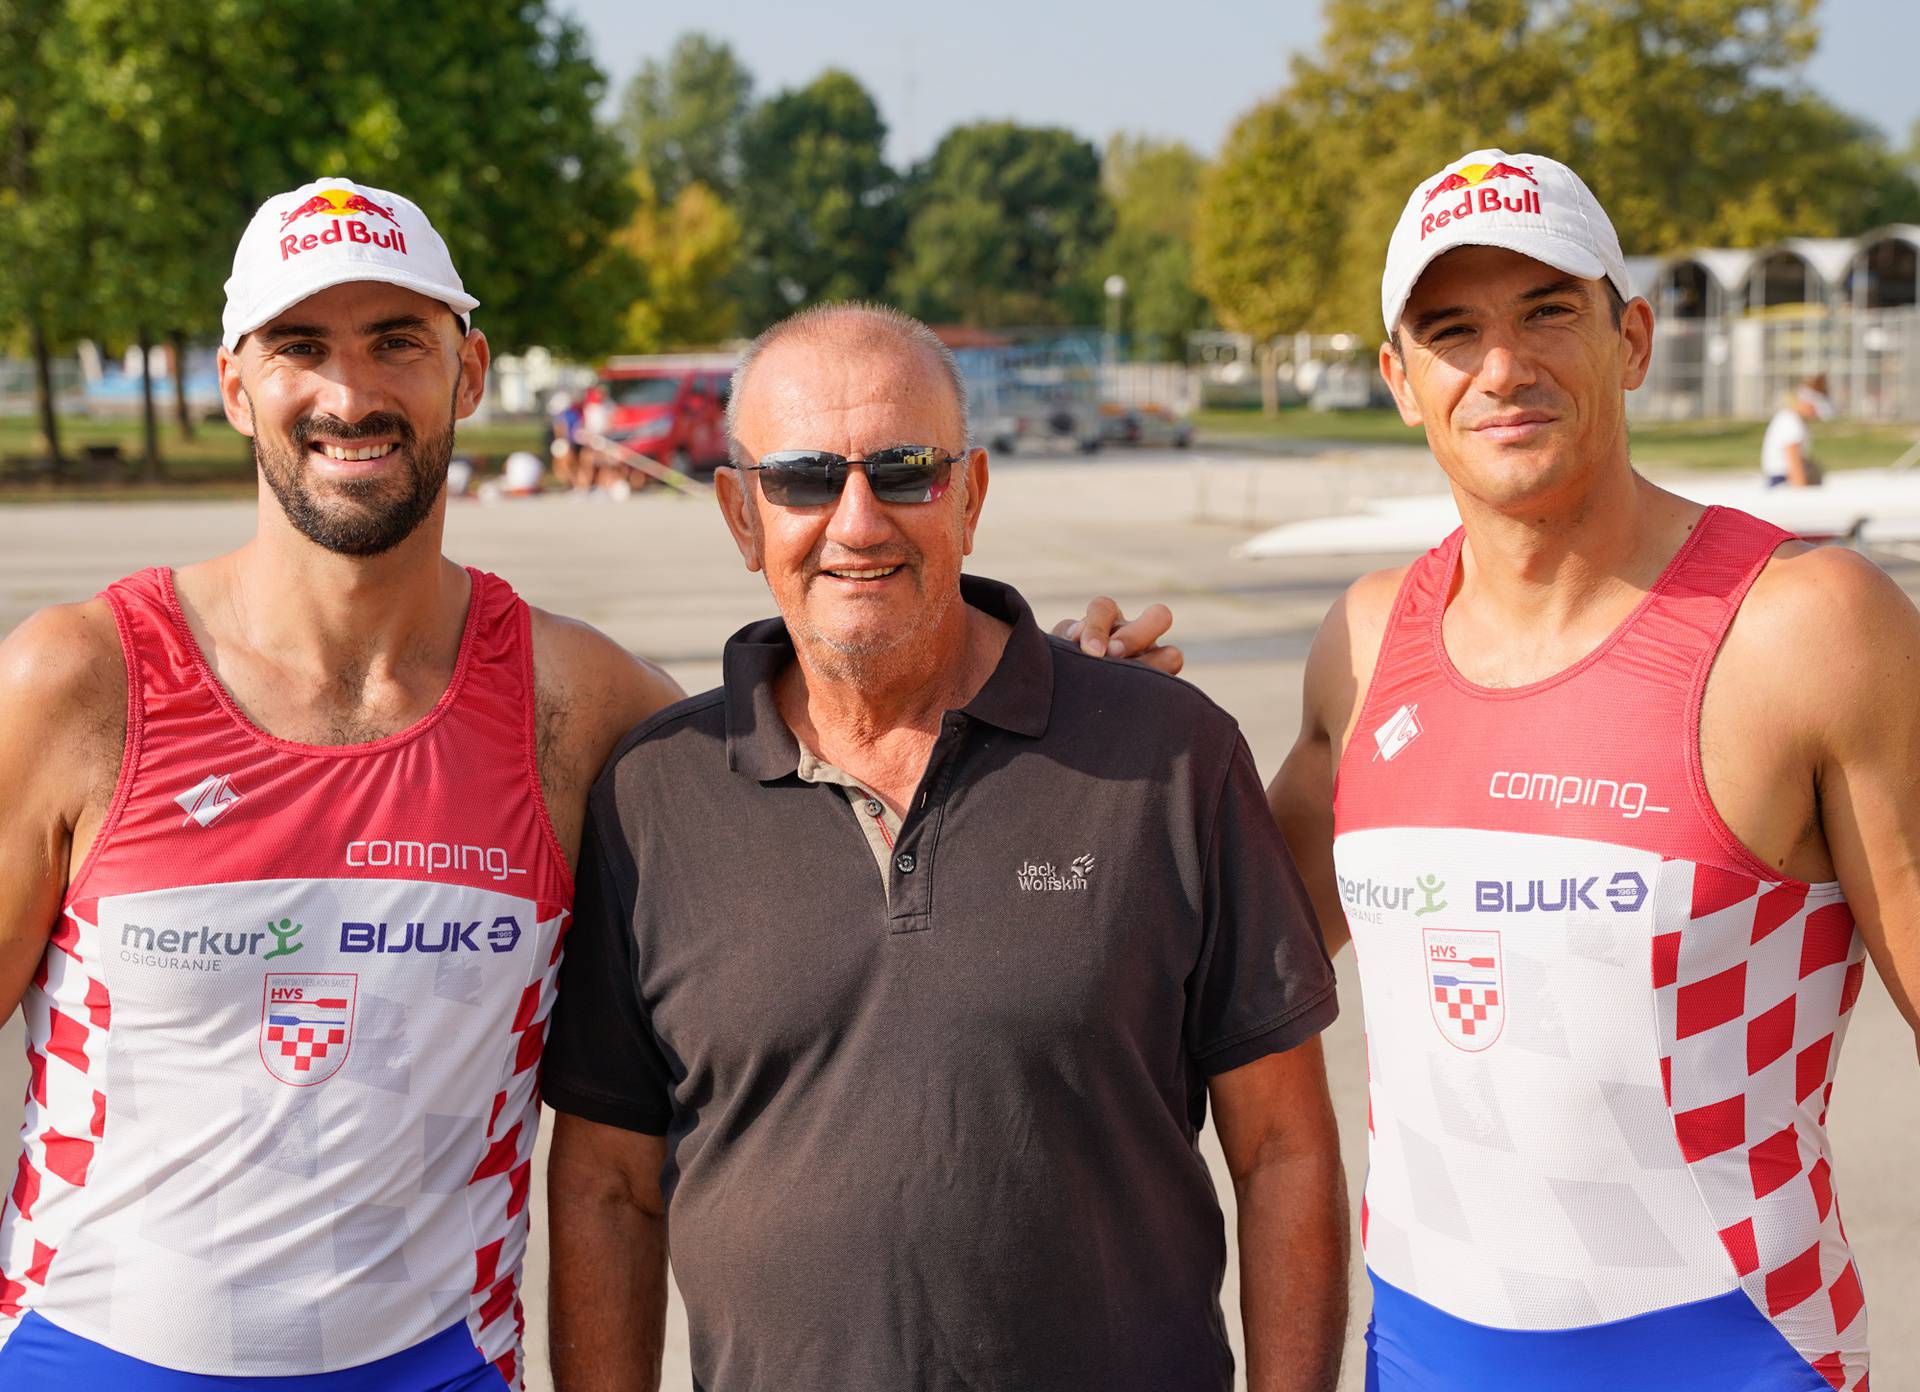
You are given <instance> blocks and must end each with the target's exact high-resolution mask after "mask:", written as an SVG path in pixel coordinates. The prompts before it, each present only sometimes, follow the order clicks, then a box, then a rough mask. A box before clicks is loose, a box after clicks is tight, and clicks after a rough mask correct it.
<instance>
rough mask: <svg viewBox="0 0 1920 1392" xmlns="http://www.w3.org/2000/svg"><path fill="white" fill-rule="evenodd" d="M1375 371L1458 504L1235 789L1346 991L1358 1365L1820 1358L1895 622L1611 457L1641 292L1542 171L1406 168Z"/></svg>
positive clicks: (1343, 606)
mask: <svg viewBox="0 0 1920 1392" xmlns="http://www.w3.org/2000/svg"><path fill="white" fill-rule="evenodd" d="M1382 309H1383V312H1384V316H1385V324H1386V329H1387V334H1388V342H1387V343H1386V344H1385V345H1384V346H1383V347H1382V349H1381V353H1380V368H1381V372H1382V374H1383V375H1384V377H1385V378H1386V381H1387V384H1388V385H1389V386H1390V387H1391V389H1392V391H1393V395H1394V399H1395V401H1396V402H1397V403H1398V405H1399V408H1400V413H1401V416H1402V418H1403V419H1404V420H1405V421H1406V423H1407V424H1408V425H1410V426H1421V427H1424V429H1425V431H1426V437H1427V441H1428V444H1429V446H1430V447H1431V449H1432V451H1433V454H1434V457H1435V459H1436V460H1437V461H1438V462H1439V464H1440V466H1441V468H1442V470H1443V471H1444V472H1445V473H1446V475H1447V479H1448V482H1449V484H1450V486H1451V489H1452V492H1453V495H1454V498H1455V500H1456V501H1457V503H1458V506H1459V510H1460V517H1461V521H1462V524H1463V525H1462V527H1461V529H1460V530H1458V531H1456V532H1455V533H1454V534H1453V535H1452V536H1450V537H1448V538H1447V539H1446V540H1445V541H1444V542H1442V543H1441V544H1440V545H1439V546H1438V547H1437V548H1436V549H1435V550H1434V551H1432V552H1430V553H1428V554H1427V555H1426V556H1424V557H1422V558H1421V559H1420V560H1417V561H1415V562H1414V563H1413V564H1412V565H1410V566H1404V567H1401V568H1398V569H1394V570H1387V571H1380V572H1377V573H1375V574H1372V575H1368V576H1365V577H1363V578H1362V579H1361V580H1359V581H1358V582H1356V583H1355V584H1354V585H1353V587H1352V588H1351V589H1350V590H1348V592H1347V594H1346V595H1345V597H1344V598H1343V599H1341V600H1340V601H1339V602H1338V603H1337V604H1336V605H1335V606H1334V608H1333V611H1332V612H1331V613H1330V614H1329V615H1328V617H1327V619H1326V622H1325V623H1324V624H1323V626H1322V627H1321V630H1320V633H1319V635H1318V637H1317V639H1316V640H1315V643H1314V646H1313V649H1312V653H1311V655H1310V657H1309V659H1308V664H1307V674H1306V690H1305V703H1304V716H1303V722H1302V729H1301V732H1300V736H1299V739H1298V741H1297V743H1296V744H1295V745H1294V747H1293V749H1292V751H1291V753H1290V754H1289V755H1288V757H1287V759H1286V761H1285V763H1284V765H1283V766H1282V768H1281V770H1280V772H1279V774H1278V775H1277V776H1276V778H1275V779H1274V782H1273V784H1272V786H1271V788H1270V789H1269V795H1270V799H1271V801H1272V804H1273V808H1274V812H1275V815H1276V817H1277V818H1278V819H1279V820H1280V823H1281V825H1282V827H1283V829H1284V831H1285V832H1286V837H1287V840H1288V842H1289V844H1290V846H1291V848H1292V850H1293V853H1294V856H1295V858H1296V859H1297V860H1298V861H1299V863H1300V866H1301V870H1302V872H1303V874H1304V875H1305V876H1306V879H1307V883H1308V885H1309V887H1310V889H1311V890H1312V892H1313V896H1314V901H1315V904H1316V907H1317V908H1318V910H1319V915H1320V919H1321V923H1322V926H1323V929H1324V931H1325V932H1326V935H1327V939H1328V946H1329V948H1330V949H1335V950H1337V948H1338V947H1339V946H1340V945H1341V944H1343V943H1344V942H1345V941H1346V939H1347V937H1348V936H1349V935H1351V936H1352V938H1353V940H1354V947H1355V952H1356V955H1357V965H1358V969H1359V974H1360V982H1361V990H1362V995H1363V997H1364V1000H1365V1010H1366V1020H1367V1043H1368V1087H1369V1102H1370V1111H1369V1132H1370V1137H1369V1140H1370V1161H1369V1173H1368V1181H1367V1188H1366V1194H1365V1199H1364V1201H1363V1204H1362V1208H1361V1232H1362V1240H1363V1243H1364V1246H1365V1250H1366V1258H1367V1266H1368V1270H1369V1274H1370V1276H1371V1278H1372V1281H1373V1286H1374V1297H1375V1298H1374V1312H1373V1321H1372V1325H1371V1328H1370V1330H1369V1334H1368V1381H1367V1386H1368V1388H1369V1389H1374V1388H1378V1389H1381V1392H1397V1390H1398V1389H1416V1388H1417V1389H1421V1392H1452V1389H1463V1390H1464V1389H1467V1388H1474V1389H1479V1388H1484V1387H1526V1388H1528V1389H1531V1392H1571V1390H1572V1389H1581V1390H1582V1392H1584V1390H1585V1389H1598V1388H1617V1387H1627V1386H1631V1387H1635V1388H1644V1389H1676V1392H1677V1389H1686V1392H1733V1389H1741V1392H1747V1390H1748V1389H1752V1392H1760V1389H1766V1390H1767V1392H1777V1390H1778V1389H1815V1390H1817V1389H1825V1388H1847V1389H1861V1392H1864V1389H1866V1387H1867V1385H1868V1382H1867V1335H1866V1324H1867V1319H1866V1311H1865V1298H1864V1294H1863V1287H1862V1282H1861V1279H1860V1274H1859V1272H1858V1270H1857V1268H1856V1267H1855V1265H1854V1263H1853V1260H1852V1256H1851V1254H1850V1251H1849V1249H1848V1245H1847V1240H1846V1236H1845V1231H1844V1229H1843V1228H1842V1226H1841V1223H1840V1210H1839V1204H1838V1198H1837V1186H1836V1183H1835V1177H1834V1167H1833V1163H1832V1158H1831V1154H1830V1151H1829V1148H1828V1144H1827V1135H1826V1117H1827V1105H1828V1099H1829V1097H1830V1096H1831V1093H1832V1086H1833V1074H1834V1068H1835V1065H1836V1063H1837V1060H1838V1056H1839V1051H1840V1044H1841V1040H1842V1037H1843V1034H1844V1031H1845V1027H1846V1022H1847V1019H1848V1016H1849V1014H1850V1012H1851V1010H1852V1007H1853V1005H1854V1003H1855V1001H1856V999H1857V997H1858V994H1859V991H1860V987H1861V983H1862V980H1863V977H1864V973H1865V963H1866V959H1868V958H1869V957H1870V958H1871V959H1872V961H1873V964H1874V966H1875V968H1876V969H1877V970H1878V971H1879V973H1880V976H1881V979H1882V980H1883V981H1884V982H1885V983H1886V985H1887V988H1888V990H1889V991H1890V993H1891V994H1892V996H1893V999H1894V1001H1895V1003H1896V1004H1897V1005H1898V1006H1899V1008H1900V1010H1901V1011H1902V1012H1903V1013H1904V1014H1905V1016H1906V1018H1907V1019H1908V1021H1909V1022H1910V1023H1915V1024H1920V1014H1916V1009H1915V993H1916V989H1917V987H1920V941H1916V937H1915V934H1914V932H1913V929H1912V922H1913V919H1914V917H1915V914H1916V911H1920V858H1916V856H1915V855H1914V853H1913V847H1914V846H1915V844H1916V842H1920V797H1917V796H1916V793H1917V792H1920V788H1916V781H1917V778H1920V703H1916V702H1915V701H1914V700H1913V674H1914V672H1915V671H1916V670H1920V615H1916V613H1915V610H1914V607H1913V606H1912V605H1911V604H1910V603H1909V602H1908V600H1907V599H1906V597H1905V596H1904V595H1903V594H1902V593H1901V592H1900V590H1899V589H1898V588H1897V587H1896V586H1895V585H1894V584H1893V582H1892V581H1891V580H1889V579H1888V578H1887V576H1885V575H1884V574H1882V573H1881V572H1880V571H1879V570H1878V569H1876V568H1875V567H1874V566H1873V565H1872V564H1870V563H1869V562H1867V561H1866V560H1864V559H1863V558H1861V557H1860V556H1858V555H1855V554H1853V553H1852V552H1849V551H1846V550H1842V549H1838V548H1815V547H1812V546H1808V545H1805V544H1802V543H1800V542H1798V541H1796V540H1795V539H1794V538H1792V537H1791V536H1790V535H1788V534H1787V533H1785V532H1782V531H1780V530H1779V529H1777V528H1775V527H1772V526H1770V525H1768V524H1766V523H1763V522H1760V521H1758V520H1756V519H1754V518H1752V517H1748V516H1746V515H1744V514H1741V513H1738V512H1734V511H1731V510H1728V509H1723V508H1702V507H1700V506H1698V505H1697V504H1694V503H1691V502H1689V501H1687V500H1686V499H1685V498H1681V497H1677V496H1675V495H1674V494H1672V493H1670V492H1667V491H1666V490H1665V489H1662V488H1659V487H1657V486H1655V485H1654V484H1652V483H1650V482H1649V481H1648V480H1646V479H1645V478H1643V477H1641V476H1640V475H1639V474H1637V473H1636V472H1635V471H1634V468H1633V464H1632V460H1631V457H1630V450H1629V440H1628V433H1627V422H1626V410H1625V393H1626V392H1628V391H1631V390H1633V389H1634V388H1636V387H1638V386H1639V385H1640V383H1641V381H1642V380H1643V379H1644V377H1645V375H1646V371H1647V365H1648V361H1649V358H1650V355H1651V352H1652V346H1653V343H1652V340H1653V316H1652V311H1651V310H1650V309H1649V307H1648V305H1647V303H1646V301H1644V300H1642V299H1637V298H1634V297H1633V292H1632V288H1631V286H1630V285H1629V283H1628V280H1627V273H1626V267H1625V264H1624V262H1623V259H1622V257H1621V253H1620V247H1619V243H1618V241H1617V240H1616V238H1615V236H1614V233H1613V228H1612V225H1611V223H1610V222H1609V221H1608V219H1607V215H1606V213H1605V211H1604V210H1603V209H1602V208H1601V207H1600V205H1599V203H1598V202H1597V201H1596V200H1595V199H1594V197H1593V195H1592V194H1591V193H1590V192H1589V191H1588V189H1587V187H1586V186H1585V184H1583V183H1582V182H1581V181H1580V180H1579V178H1578V177H1577V176H1575V175H1574V173H1573V172H1572V171H1571V170H1569V169H1567V168H1566V167H1565V166H1564V165H1560V164H1558V163H1556V162H1554V161H1552V160H1549V159H1545V158H1541V157H1538V156H1532V155H1510V154H1507V153H1505V152H1503V151H1500V150H1480V151H1476V152H1474V153H1472V154H1469V155H1466V156H1464V157H1462V158H1461V159H1459V160H1456V161H1454V162H1453V163H1451V164H1449V165H1448V166H1447V167H1446V168H1445V169H1443V170H1441V171H1440V172H1439V173H1437V174H1435V175H1434V176H1432V177H1431V178H1429V179H1427V180H1425V181H1423V182H1422V184H1421V185H1420V187H1419V188H1417V189H1415V190H1414V192H1413V195H1412V196H1411V198H1410V199H1409V200H1408V203H1407V206H1406V210H1405V212H1404V213H1403V215H1402V217H1401V221H1400V223H1399V226H1398V228H1397V229H1396V231H1395V232H1394V235H1393V239H1392V243H1391V246H1390V248H1389V251H1388V255H1387V264H1386V271H1385V275H1384V278H1383V284H1382Z"/></svg>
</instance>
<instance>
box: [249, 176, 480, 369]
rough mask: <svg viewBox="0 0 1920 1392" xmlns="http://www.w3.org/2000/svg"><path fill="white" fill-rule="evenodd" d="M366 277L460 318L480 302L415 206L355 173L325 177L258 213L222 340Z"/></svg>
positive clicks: (272, 201)
mask: <svg viewBox="0 0 1920 1392" xmlns="http://www.w3.org/2000/svg"><path fill="white" fill-rule="evenodd" d="M361 280H373V281H383V282H386V283H388V284H393V285H399V286H402V287H404V288H406V289H409V290H414V291H417V292H419V293H420V294H423V295H427V296H430V297H432V298H434V299H437V300H440V301H442V302H443V303H445V304H446V305H447V307H448V308H450V309H451V310H453V312H454V313H455V314H457V315H459V316H461V318H462V322H463V323H465V322H466V316H467V315H469V314H470V313H471V312H472V311H473V310H474V309H475V308H476V307H478V305H479V301H478V300H476V299H474V298H473V296H471V295H469V294H468V293H467V291H466V287H465V286H464V285H462V284H461V281H460V276H459V273H458V272H457V271H455V270H454V267H453V259H452V257H451V256H450V255H449V254H448V252H447V246H446V243H445V242H444V241H442V240H441V238H440V234H439V233H438V232H436V231H434V229H433V225H432V223H430V222H429V221H428V220H427V215H426V214H425V213H423V212H422V211H421V210H420V209H419V208H418V207H417V206H416V205H415V204H413V203H412V202H410V201H408V200H407V199H405V198H402V197H400V196H399V195H398V194H394V193H389V192H387V191H386V190H384V189H377V188H369V187H366V186H364V185H360V184H356V183H354V182H352V181H351V180H348V179H320V180H316V181H315V182H313V183H311V184H308V185H306V186H305V187H303V188H298V189H294V190H293V191H292V192H290V193H283V194H280V195H278V196H277V197H274V198H270V199H268V200H267V201H266V202H265V203H264V204H262V205H261V206H260V209H259V211H257V212H256V213H255V214H254V216H253V221H252V222H251V223H249V224H248V227H247V230H246V233H245V235H243V236H242V237H241V239H240V245H239V247H238V248H237V249H236V250H235V252H234V258H233V275H232V276H231V277H230V278H229V279H228V281H227V309H226V314H225V316H224V322H223V333H222V341H223V342H224V343H225V344H226V346H227V347H228V349H230V350H231V349H234V348H237V347H238V345H239V342H240V339H241V338H242V337H243V336H245V335H246V334H247V333H250V332H251V331H252V330H254V329H256V328H258V327H260V325H262V324H264V323H266V322H267V321H268V320H269V319H272V318H273V317H274V316H275V315H278V314H281V313H283V312H284V311H285V310H287V309H289V308H290V307H292V306H293V305H295V304H298V303H299V302H300V301H301V300H304V299H306V298H307V297H308V296H310V295H314V294H318V293H319V292H320V291H322V290H325V289H328V288H330V287H332V286H335V285H342V284H346V283H348V282H350V281H361Z"/></svg>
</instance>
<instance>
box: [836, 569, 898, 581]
mask: <svg viewBox="0 0 1920 1392" xmlns="http://www.w3.org/2000/svg"><path fill="white" fill-rule="evenodd" d="M898 569H900V567H899V566H886V567H884V568H882V569H880V570H830V571H828V572H827V574H829V575H834V576H838V577H839V578H840V579H842V580H878V579H881V578H882V577H884V576H888V575H891V574H893V573H894V571H896V570H898Z"/></svg>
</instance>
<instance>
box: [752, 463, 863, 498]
mask: <svg viewBox="0 0 1920 1392" xmlns="http://www.w3.org/2000/svg"><path fill="white" fill-rule="evenodd" d="M759 474H760V491H761V492H763V493H765V494H766V495H767V501H768V502H770V503H772V504H773V505H774V506H775V507H819V506H820V505H821V504H822V503H830V502H832V501H833V500H834V499H835V498H837V497H839V496H840V489H841V487H842V485H844V484H845V483H846V481H847V467H846V461H845V460H844V459H842V458H841V457H840V456H839V455H837V454H826V453H823V452H821V451H817V450H787V451H784V452H782V453H779V454H769V455H765V456H763V457H762V458H761V460H760V469H759Z"/></svg>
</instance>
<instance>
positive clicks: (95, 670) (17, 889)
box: [0, 600, 127, 1021]
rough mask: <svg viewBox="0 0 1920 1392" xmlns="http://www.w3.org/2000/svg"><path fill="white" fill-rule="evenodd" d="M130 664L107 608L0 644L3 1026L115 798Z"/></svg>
mask: <svg viewBox="0 0 1920 1392" xmlns="http://www.w3.org/2000/svg"><path fill="white" fill-rule="evenodd" d="M126 707H127V682H126V667H125V661H124V659H123V658H122V657H121V655H120V640H119V636H118V634H117V633H116V632H115V629H114V623H113V614H112V611H111V610H109V609H108V608H107V606H106V604H105V603H103V602H101V601H98V600H94V601H90V602H88V603H86V604H72V605H62V606H59V607H57V608H53V609H44V610H42V611H41V612H39V613H38V614H35V615H34V616H33V617H32V618H30V619H28V620H27V621H26V622H25V623H23V624H21V625H20V627H19V628H17V629H15V630H14V631H13V633H12V634H10V635H9V636H8V637H7V639H6V641H5V642H3V643H0V788H4V789H6V795H5V797H4V798H0V867H4V871H0V1021H4V1020H6V1019H7V1018H8V1017H9V1016H11V1015H12V1014H13V1012H14V1010H15V1009H16V1008H17V1007H18V1006H19V1004H20V997H21V996H22V995H23V994H25V992H26V989H27V982H28V981H29V980H30V979H31V978H32V976H33V973H34V969H35V968H36V967H37V966H38V965H39V963H40V958H41V955H42V954H43V953H44V952H45V951H46V946H47V939H48V937H49V936H50V935H51V933H52V931H53V928H54V919H55V917H56V916H57V915H58V913H59V911H60V900H61V897H62V896H63V895H64V894H65V892H66V888H67V881H68V877H69V875H70V874H71V872H72V870H73V869H75V868H77V867H78V865H79V863H80V861H81V860H82V859H83V858H84V857H85V855H86V852H87V850H88V848H89V847H91V845H92V844H93V838H94V836H95V835H96V834H97V833H98V831H99V829H100V824H101V822H102V821H103V820H104V819H105V817H106V813H107V808H108V807H109V806H110V805H111V803H112V801H113V788H114V784H115V782H116V781H117V779H118V778H119V775H120V759H121V751H122V748H123V746H124V745H125V742H126Z"/></svg>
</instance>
